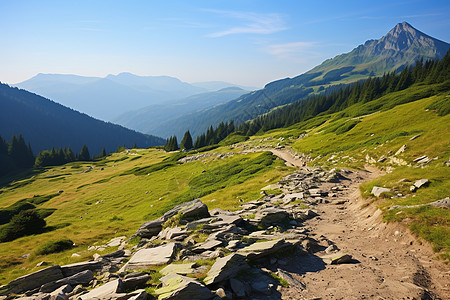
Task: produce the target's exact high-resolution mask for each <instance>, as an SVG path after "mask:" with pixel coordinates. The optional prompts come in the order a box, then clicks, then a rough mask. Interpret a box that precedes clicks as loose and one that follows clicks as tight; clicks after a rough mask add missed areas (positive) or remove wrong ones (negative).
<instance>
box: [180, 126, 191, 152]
mask: <svg viewBox="0 0 450 300" xmlns="http://www.w3.org/2000/svg"><path fill="white" fill-rule="evenodd" d="M193 147H194V145H193V144H192V136H191V133H190V132H189V130H188V131H186V133H185V134H184V137H183V139H182V140H181V143H180V149H181V150H190V149H192V148H193Z"/></svg>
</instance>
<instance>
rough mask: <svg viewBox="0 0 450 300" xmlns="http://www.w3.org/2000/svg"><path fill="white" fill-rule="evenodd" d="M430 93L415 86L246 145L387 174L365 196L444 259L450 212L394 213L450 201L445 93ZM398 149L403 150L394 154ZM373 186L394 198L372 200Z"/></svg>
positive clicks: (449, 247) (448, 96) (448, 97)
mask: <svg viewBox="0 0 450 300" xmlns="http://www.w3.org/2000/svg"><path fill="white" fill-rule="evenodd" d="M432 89H433V86H426V85H416V86H413V87H411V88H409V89H406V90H403V91H400V92H396V93H391V94H388V95H386V96H384V97H382V98H380V99H378V100H376V101H373V102H369V103H365V104H357V105H354V106H351V107H349V108H347V109H346V110H344V111H342V112H338V113H335V114H331V115H319V116H317V117H315V118H313V119H310V120H308V121H306V122H300V123H297V124H295V125H294V126H291V127H289V128H284V129H276V130H272V131H269V132H266V133H264V134H260V135H258V136H253V137H252V138H251V139H250V140H249V141H247V142H246V143H247V144H251V145H253V146H254V145H257V144H269V145H271V146H275V145H277V144H278V143H280V144H282V145H285V146H290V147H292V148H293V149H294V150H296V151H298V152H301V153H306V154H309V155H310V157H311V159H312V161H311V162H310V164H311V165H318V166H325V167H327V168H333V167H337V168H340V167H350V168H355V169H363V168H364V167H365V166H366V165H375V166H377V167H378V168H379V169H381V170H384V171H385V172H386V173H387V174H386V175H385V176H382V177H380V178H378V179H376V180H374V181H372V182H368V183H366V184H363V185H362V186H361V191H362V194H363V196H364V197H366V198H367V199H368V201H371V202H375V204H376V205H377V206H378V207H379V208H380V209H382V210H383V212H384V219H385V220H386V221H389V222H391V221H400V222H404V223H405V224H406V225H407V226H409V228H410V229H411V230H412V232H413V233H415V234H417V235H418V236H419V237H421V238H423V239H424V240H427V241H429V242H431V244H432V246H433V249H434V250H435V251H436V252H439V255H440V256H441V257H444V258H446V259H447V260H448V259H449V258H450V211H449V210H448V209H444V208H435V207H431V206H423V207H413V208H393V206H395V205H397V206H398V205H400V206H411V205H420V204H426V203H430V202H433V201H436V200H440V199H443V198H445V197H449V196H450V167H449V166H447V164H446V162H447V161H448V160H449V159H450V134H449V133H450V114H448V111H449V108H450V92H449V91H448V90H440V91H434V92H433V93H431V94H434V95H433V96H428V95H429V94H430V90H432ZM408 101H411V102H409V103H405V102H408ZM402 103H404V104H402ZM365 113H368V114H365ZM403 145H405V146H406V150H405V151H404V152H401V153H398V154H396V153H397V151H398V150H399V149H400V148H401V147H402V146H403ZM423 155H426V156H428V157H429V158H430V159H432V160H431V161H430V162H429V163H428V164H417V163H415V162H414V159H416V158H418V157H420V156H423ZM422 178H426V179H429V180H430V182H431V183H430V184H429V186H427V187H424V188H421V189H419V190H417V191H416V192H411V191H410V190H409V189H410V186H411V185H413V183H414V182H415V181H416V180H418V179H422ZM375 185H376V186H384V187H388V188H391V189H392V192H391V193H386V194H383V195H382V197H381V198H379V199H377V198H375V197H374V196H373V195H371V194H370V191H371V189H372V187H373V186H375Z"/></svg>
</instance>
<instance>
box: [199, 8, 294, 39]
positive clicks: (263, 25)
mask: <svg viewBox="0 0 450 300" xmlns="http://www.w3.org/2000/svg"><path fill="white" fill-rule="evenodd" d="M206 11H208V12H212V13H216V14H220V15H222V16H224V17H227V18H232V19H235V20H240V21H241V22H242V24H239V25H237V26H234V27H231V28H228V29H224V30H221V31H218V32H214V33H211V34H209V35H208V37H223V36H226V35H232V34H271V33H275V32H279V31H283V30H286V29H288V28H287V26H286V25H285V22H284V18H283V16H282V15H281V14H276V13H270V14H262V13H255V12H239V11H224V10H206Z"/></svg>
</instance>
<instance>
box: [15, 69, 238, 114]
mask: <svg viewBox="0 0 450 300" xmlns="http://www.w3.org/2000/svg"><path fill="white" fill-rule="evenodd" d="M14 86H16V87H19V88H22V89H25V90H28V91H30V92H33V93H36V94H38V95H41V96H44V97H46V98H49V99H52V100H53V101H55V102H58V103H60V104H62V105H65V106H68V107H70V108H73V109H76V110H78V111H81V112H83V113H86V114H88V115H90V116H93V117H95V118H99V119H102V120H106V121H112V120H115V119H116V118H118V117H119V116H120V115H122V114H123V113H124V112H128V111H133V110H137V109H141V108H144V107H147V106H150V105H166V104H167V103H168V102H169V103H172V102H175V103H176V102H178V100H180V99H184V98H186V97H189V96H192V95H196V94H202V93H206V92H210V91H216V90H219V89H223V88H226V87H233V86H237V85H235V84H232V83H227V82H222V81H214V82H200V83H197V84H195V83H194V84H190V83H187V82H183V81H181V80H180V79H178V78H175V77H170V76H138V75H134V74H131V73H127V72H124V73H120V74H117V75H112V74H110V75H107V76H106V77H104V78H101V77H85V76H78V75H70V74H38V75H36V76H34V77H32V78H31V79H28V80H26V81H23V82H21V83H18V84H15V85H14ZM216 87H218V88H217V89H216Z"/></svg>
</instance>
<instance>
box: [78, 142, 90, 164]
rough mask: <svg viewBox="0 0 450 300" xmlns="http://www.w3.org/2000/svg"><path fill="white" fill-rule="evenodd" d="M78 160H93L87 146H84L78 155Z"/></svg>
mask: <svg viewBox="0 0 450 300" xmlns="http://www.w3.org/2000/svg"><path fill="white" fill-rule="evenodd" d="M78 160H85V161H88V160H91V155H90V154H89V150H88V147H87V146H86V145H83V147H82V148H81V151H80V154H79V155H78Z"/></svg>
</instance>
